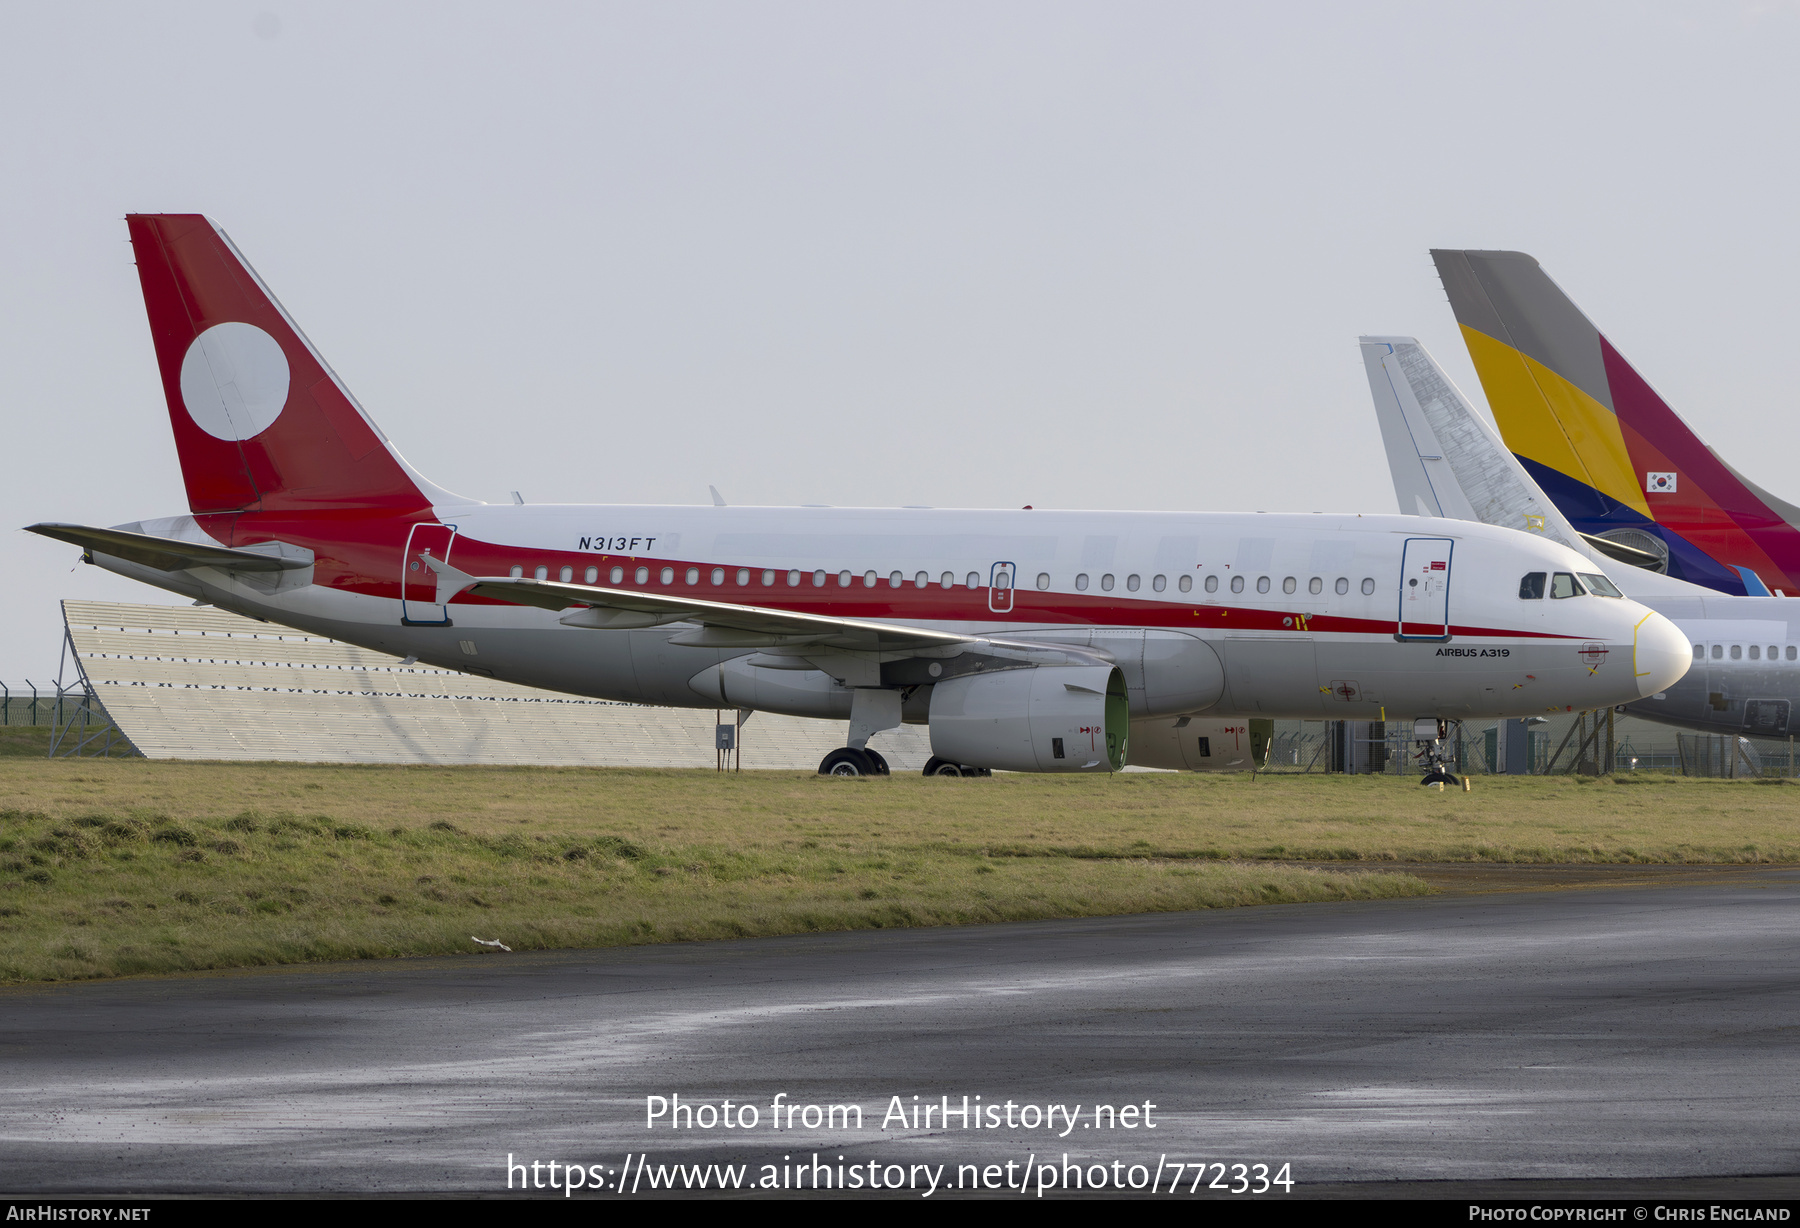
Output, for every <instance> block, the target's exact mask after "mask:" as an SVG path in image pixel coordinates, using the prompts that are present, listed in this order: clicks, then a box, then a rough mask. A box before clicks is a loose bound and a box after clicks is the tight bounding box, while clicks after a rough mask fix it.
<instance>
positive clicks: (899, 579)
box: [888, 571, 906, 588]
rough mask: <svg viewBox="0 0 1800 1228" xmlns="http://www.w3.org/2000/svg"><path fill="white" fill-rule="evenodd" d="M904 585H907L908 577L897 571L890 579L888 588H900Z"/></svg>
mask: <svg viewBox="0 0 1800 1228" xmlns="http://www.w3.org/2000/svg"><path fill="white" fill-rule="evenodd" d="M904 583H906V577H905V576H903V575H901V574H900V573H899V572H897V571H896V572H895V573H894V574H893V575H891V576H889V577H888V587H889V588H899V587H900V586H901V585H902V584H904Z"/></svg>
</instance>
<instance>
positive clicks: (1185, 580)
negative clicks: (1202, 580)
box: [1176, 576, 1194, 593]
mask: <svg viewBox="0 0 1800 1228" xmlns="http://www.w3.org/2000/svg"><path fill="white" fill-rule="evenodd" d="M1176 587H1177V588H1179V589H1180V590H1181V591H1182V592H1184V593H1191V592H1193V591H1194V577H1192V576H1183V577H1181V582H1180V583H1179V584H1178V585H1176Z"/></svg>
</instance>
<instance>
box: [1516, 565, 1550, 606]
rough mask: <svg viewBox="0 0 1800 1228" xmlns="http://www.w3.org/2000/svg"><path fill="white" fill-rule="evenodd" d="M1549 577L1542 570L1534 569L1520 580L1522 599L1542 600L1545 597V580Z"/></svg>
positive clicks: (1520, 597) (1520, 598) (1520, 596)
mask: <svg viewBox="0 0 1800 1228" xmlns="http://www.w3.org/2000/svg"><path fill="white" fill-rule="evenodd" d="M1545 579H1547V577H1546V576H1545V575H1544V573H1543V572H1541V571H1534V572H1532V573H1531V574H1530V575H1528V576H1526V577H1524V578H1523V579H1521V580H1520V581H1519V600H1520V601H1542V600H1543V597H1544V581H1545Z"/></svg>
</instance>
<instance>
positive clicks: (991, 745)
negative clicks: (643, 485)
mask: <svg viewBox="0 0 1800 1228" xmlns="http://www.w3.org/2000/svg"><path fill="white" fill-rule="evenodd" d="M127 225H128V227H129V230H130V236H131V244H132V249H133V251H134V253H135V255H136V260H137V268H138V275H139V278H140V280H141V283H142V287H143V293H144V303H145V307H146V310H147V312H148V316H149V323H150V331H151V335H152V337H153V339H154V342H155V349H156V356H157V363H158V367H159V371H160V375H161V377H162V385H163V391H164V394H165V396H166V399H167V402H168V408H169V421H170V426H171V428H172V429H173V431H174V434H175V443H176V449H177V452H178V455H179V457H180V462H181V468H182V476H183V479H184V481H185V483H186V489H187V498H188V508H187V510H186V512H183V513H179V514H176V515H165V516H160V517H151V518H147V519H144V520H142V521H138V522H134V523H131V524H126V525H119V526H115V527H113V528H99V527H93V526H85V525H77V524H67V523H51V522H46V523H43V524H37V525H33V526H31V529H32V531H34V532H37V533H41V534H43V535H45V536H48V537H52V538H56V539H58V540H61V541H65V542H70V543H73V544H75V545H78V546H80V547H81V548H82V550H83V558H84V559H86V560H87V561H88V562H91V563H93V564H96V565H98V566H100V567H104V568H106V569H108V570H110V571H114V572H117V573H119V574H121V575H125V576H130V577H132V578H134V579H137V580H141V581H143V582H145V583H147V584H151V585H155V586H157V587H159V588H163V589H167V590H169V591H171V592H175V593H180V594H182V595H183V596H186V597H191V598H194V599H196V600H199V601H204V602H208V603H211V604H213V605H216V606H219V607H220V608H222V609H226V610H231V611H234V612H236V613H239V614H243V615H246V616H248V617H251V618H259V619H264V620H267V621H269V622H273V623H279V624H283V625H286V626H291V627H295V628H299V629H301V630H304V631H307V632H311V633H315V634H322V635H327V636H330V637H332V638H335V639H338V640H342V641H345V642H347V643H352V644H359V645H363V646H365V647H368V648H372V649H376V650H378V651H382V652H387V653H392V654H395V655H399V656H412V657H417V658H418V659H419V660H421V661H425V662H428V663H430V664H432V665H436V666H440V667H444V668H449V669H458V670H465V671H469V672H473V673H480V674H484V675H488V676H491V677H495V678H501V679H505V680H507V681H511V682H517V683H522V684H525V685H529V686H535V687H545V688H549V689H552V690H557V691H564V692H569V693H572V694H579V695H588V696H597V697H603V698H608V699H616V700H627V701H633V702H641V703H649V704H663V705H675V706H684V707H702V708H712V707H721V706H724V707H733V708H740V709H748V710H762V711H769V712H778V713H785V714H789V715H794V716H802V717H817V718H820V719H828V720H837V721H848V723H849V724H848V728H849V736H848V738H847V745H845V746H844V747H842V748H840V749H838V750H835V751H833V752H832V753H831V754H829V755H827V756H826V758H825V760H824V762H823V763H822V764H821V765H820V770H821V771H822V772H825V773H829V774H841V775H868V774H882V773H883V772H885V763H884V761H883V760H882V758H881V756H880V753H879V751H878V750H877V749H876V748H875V746H872V745H871V739H872V738H878V737H879V735H880V734H881V733H882V732H883V731H886V730H889V729H893V728H895V727H898V726H899V725H901V724H902V723H912V724H929V726H930V738H931V746H932V750H933V752H934V756H935V757H934V759H933V760H932V762H931V764H930V765H929V766H928V767H927V771H928V772H947V773H957V774H973V773H976V772H979V771H983V770H993V769H1004V770H1012V771H1031V772H1110V771H1117V770H1119V769H1120V768H1122V767H1124V766H1126V765H1127V764H1142V765H1146V766H1152V767H1174V768H1180V767H1195V766H1200V764H1199V763H1198V762H1197V758H1198V752H1199V750H1200V742H1199V740H1200V739H1201V738H1205V737H1208V736H1214V735H1209V734H1208V732H1207V731H1208V730H1209V729H1214V730H1217V729H1232V730H1237V731H1239V732H1241V730H1242V727H1243V724H1244V722H1245V721H1246V720H1247V719H1253V718H1274V717H1282V718H1314V719H1316V718H1356V719H1382V718H1386V719H1390V720H1393V719H1400V720H1413V719H1417V718H1437V719H1461V718H1473V717H1506V716H1526V715H1533V714H1538V713H1543V712H1546V711H1559V712H1560V711H1568V710H1574V709H1592V708H1600V707H1607V706H1612V705H1616V704H1624V703H1630V702H1633V701H1635V700H1638V699H1640V698H1642V697H1644V696H1647V695H1651V694H1655V693H1657V692H1661V691H1666V690H1667V688H1668V687H1670V686H1671V685H1672V684H1673V683H1674V682H1675V681H1676V680H1678V679H1679V678H1680V677H1681V676H1682V674H1683V673H1684V672H1685V671H1686V670H1687V668H1688V665H1689V661H1690V653H1689V648H1688V644H1687V641H1686V639H1685V638H1684V637H1683V635H1682V633H1681V632H1680V631H1679V630H1678V629H1677V628H1676V627H1675V626H1674V625H1673V624H1672V623H1670V622H1669V620H1667V619H1666V618H1664V617H1662V616H1661V615H1659V614H1657V613H1655V612H1654V611H1652V610H1650V609H1647V608H1645V607H1644V606H1642V605H1640V604H1638V603H1637V602H1635V601H1633V600H1631V599H1630V598H1628V597H1625V596H1622V595H1621V594H1620V593H1619V591H1618V590H1617V588H1615V587H1614V586H1613V585H1612V584H1611V582H1610V581H1608V579H1607V578H1606V576H1605V575H1604V574H1601V571H1600V569H1599V567H1598V565H1597V564H1595V563H1593V562H1591V561H1590V560H1589V559H1588V558H1586V557H1583V556H1582V555H1580V554H1578V553H1576V552H1575V551H1573V550H1571V549H1569V548H1567V547H1566V546H1563V545H1560V544H1558V543H1556V542H1553V541H1549V540H1545V539H1543V538H1541V537H1536V536H1533V535H1528V534H1523V533H1517V532H1514V531H1512V530H1510V529H1508V528H1502V527H1494V526H1490V525H1485V524H1477V523H1470V522H1466V521H1455V520H1446V519H1437V518H1431V519H1420V518H1418V517H1413V516H1391V515H1389V516H1377V515H1370V516H1360V515H1355V514H1342V515H1324V514H1310V515H1265V514H1236V513H1198V512H1186V513H1178V512H1121V511H1100V512H1077V511H1046V510H1038V511H1033V510H1021V511H996V510H974V509H892V508H805V507H720V506H700V507H676V506H633V505H617V504H591V505H589V504H581V505H575V504H568V505H538V504H531V505H520V504H503V505H493V504H487V503H483V502H480V501H478V500H473V499H467V498H463V497H460V496H458V495H454V494H451V493H450V492H448V491H446V490H443V489H441V488H439V487H437V486H435V485H433V484H432V483H431V482H430V481H429V480H427V479H426V478H425V477H424V476H422V475H421V474H419V473H418V472H417V471H415V470H414V469H413V468H412V466H410V465H409V464H408V463H407V462H406V460H405V459H404V458H403V457H402V456H401V455H400V453H399V451H398V450H397V449H396V448H395V447H394V446H393V444H392V443H391V442H390V440H389V439H388V437H387V436H386V435H385V434H383V433H382V431H381V430H380V429H379V428H378V427H376V425H375V423H374V421H373V419H372V418H370V416H369V415H368V414H367V413H366V412H365V411H364V410H363V409H362V407H361V406H360V405H359V404H358V403H357V401H356V400H355V398H354V397H353V396H352V395H351V394H350V392H349V390H348V389H347V388H345V387H344V385H343V382H342V381H341V380H339V379H338V377H337V376H336V375H335V374H334V373H333V372H332V370H331V368H330V366H329V365H328V364H327V363H326V362H325V359H324V357H323V356H322V355H320V354H319V352H318V351H317V350H316V349H315V348H314V347H313V346H312V344H311V343H310V342H308V341H307V339H306V337H305V336H304V334H302V333H301V331H300V329H299V328H298V326H297V325H296V324H295V323H294V322H293V320H292V319H290V318H289V317H288V315H287V313H286V312H285V311H284V310H283V309H282V307H281V305H280V303H279V302H277V301H276V299H275V297H274V296H273V295H272V294H271V293H270V292H269V290H268V289H267V287H265V286H264V285H263V283H262V281H261V280H260V279H259V278H258V277H257V275H256V273H255V272H254V271H253V270H252V269H251V267H250V265H249V263H248V262H247V261H245V260H244V259H243V257H242V256H241V255H240V254H239V252H238V250H237V248H236V247H235V246H234V245H233V244H232V242H231V241H230V239H228V238H227V237H226V235H225V233H224V232H223V231H222V230H220V229H219V228H218V227H217V226H216V225H214V224H213V223H212V222H211V221H209V220H208V219H207V218H205V217H202V216H200V215H197V214H143V215H134V216H131V217H129V218H127ZM525 429H529V427H528V426H527V427H526V428H525ZM1538 573H1547V574H1556V573H1569V574H1577V575H1580V576H1581V577H1582V581H1581V583H1580V585H1579V588H1580V590H1581V593H1582V596H1581V597H1580V598H1579V599H1576V600H1567V601H1555V602H1550V601H1522V600H1520V597H1519V592H1520V584H1521V577H1523V576H1529V575H1533V574H1538ZM1190 743H1192V744H1191V745H1190ZM877 745H878V743H877Z"/></svg>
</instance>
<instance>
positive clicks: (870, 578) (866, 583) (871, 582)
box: [863, 571, 875, 588]
mask: <svg viewBox="0 0 1800 1228" xmlns="http://www.w3.org/2000/svg"><path fill="white" fill-rule="evenodd" d="M863 587H864V588H874V587H875V573H874V572H872V571H865V572H863Z"/></svg>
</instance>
